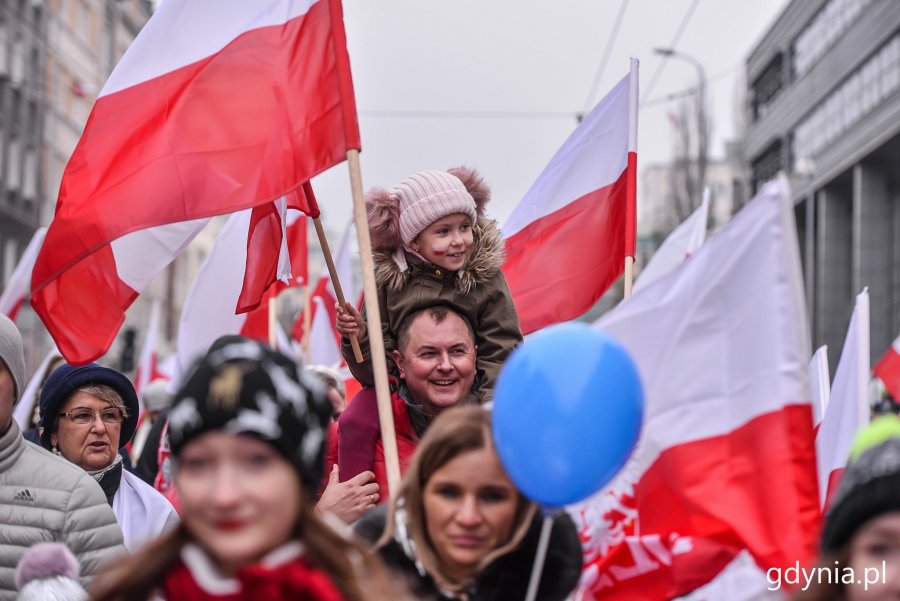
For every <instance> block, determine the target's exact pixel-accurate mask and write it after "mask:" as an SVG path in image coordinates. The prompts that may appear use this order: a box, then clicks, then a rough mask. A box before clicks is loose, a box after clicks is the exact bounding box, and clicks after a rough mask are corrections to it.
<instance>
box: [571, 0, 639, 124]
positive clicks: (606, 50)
mask: <svg viewBox="0 0 900 601" xmlns="http://www.w3.org/2000/svg"><path fill="white" fill-rule="evenodd" d="M627 8H628V0H622V3H621V4H619V13H618V14H617V15H616V22H615V23H614V24H613V28H612V31H611V32H610V35H609V39H607V40H606V48H604V50H603V58H601V59H600V64H599V65H598V66H597V73H596V74H595V75H594V81H593V82H592V83H591V89H590V91H589V92H588V97H587V101H585V103H584V110H582V114H585V113H587V112H588V111H589V110H591V107H592V106H594V96H595V95H596V94H597V88H598V87H599V86H600V80H601V79H603V73H604V72H605V71H606V65H607V63H609V57H610V55H611V54H612V49H613V45H614V44H615V43H616V38H617V37H618V35H619V29H620V28H621V27H622V20H623V19H624V17H625V10H626V9H627Z"/></svg>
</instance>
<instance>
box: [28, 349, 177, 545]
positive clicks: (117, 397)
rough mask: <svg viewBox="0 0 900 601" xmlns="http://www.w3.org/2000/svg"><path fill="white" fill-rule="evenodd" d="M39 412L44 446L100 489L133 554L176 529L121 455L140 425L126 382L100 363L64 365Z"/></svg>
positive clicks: (170, 512)
mask: <svg viewBox="0 0 900 601" xmlns="http://www.w3.org/2000/svg"><path fill="white" fill-rule="evenodd" d="M40 407H41V425H40V427H41V429H42V430H41V446H43V447H44V448H45V449H48V450H50V451H51V452H52V453H55V454H56V455H61V456H62V457H64V458H65V459H67V460H69V461H71V462H72V463H74V464H75V465H77V466H78V467H80V468H81V469H83V470H85V471H86V472H87V473H89V474H90V475H91V476H93V477H94V479H95V480H96V481H97V482H98V483H99V484H100V487H101V488H102V489H103V492H104V493H105V494H106V499H107V501H108V502H109V504H110V506H111V507H112V509H113V513H115V514H116V519H117V520H118V522H119V527H120V528H121V529H122V535H123V536H124V538H125V546H126V547H128V549H129V550H130V551H135V550H136V549H138V548H140V546H141V545H142V544H143V543H145V542H147V541H150V540H152V539H155V538H156V537H157V536H159V534H160V533H162V532H163V531H164V530H166V529H167V528H168V527H169V526H170V525H174V524H177V523H178V515H177V514H176V513H175V509H174V508H173V507H172V505H171V503H169V501H167V500H166V498H165V497H164V496H162V495H161V494H160V493H159V492H157V491H156V490H155V489H154V488H153V487H152V486H150V485H148V484H146V483H145V482H143V481H142V480H141V479H140V478H138V477H137V476H135V475H134V474H132V473H131V472H128V471H126V470H124V469H122V456H121V455H120V454H119V449H120V448H122V447H124V446H125V445H126V444H128V441H129V440H131V437H132V436H134V431H135V429H136V428H137V422H138V399H137V394H136V393H135V390H134V386H132V385H131V382H130V381H129V380H128V378H126V377H125V376H124V375H122V374H120V373H119V372H117V371H116V370H114V369H109V368H108V367H101V366H100V365H97V364H96V363H91V364H89V365H83V366H81V367H75V366H73V365H68V364H65V365H62V366H60V367H58V368H57V369H56V370H55V371H54V372H53V373H52V374H50V377H49V378H47V382H46V383H45V384H44V388H43V389H42V390H41V400H40Z"/></svg>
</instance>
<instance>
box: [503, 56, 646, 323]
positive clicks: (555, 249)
mask: <svg viewBox="0 0 900 601" xmlns="http://www.w3.org/2000/svg"><path fill="white" fill-rule="evenodd" d="M637 101H638V98H637V61H636V60H634V59H632V70H631V73H630V74H629V75H627V76H626V77H625V78H624V79H622V80H621V81H620V82H619V83H618V84H616V86H615V87H614V88H613V89H612V90H611V91H610V92H609V94H607V95H606V97H604V98H603V99H602V100H601V101H600V102H599V103H598V104H597V106H595V107H594V109H593V110H592V111H591V112H590V113H588V114H587V115H586V116H585V118H584V121H582V122H581V123H580V124H579V125H578V127H577V128H575V131H574V132H572V135H571V136H569V138H568V139H567V140H566V141H565V142H564V143H563V145H562V147H561V148H560V149H559V150H558V151H557V152H556V154H555V155H554V156H553V158H552V159H550V163H549V164H548V165H547V166H546V167H545V168H544V171H543V172H541V174H540V175H539V176H538V178H537V180H536V181H535V182H534V183H533V184H532V185H531V188H530V189H529V190H528V192H526V193H525V197H524V198H523V199H522V200H521V202H519V204H518V205H517V206H516V208H515V209H514V210H513V212H512V214H511V215H510V216H509V219H507V220H506V223H504V224H503V235H504V237H505V238H506V264H505V265H504V266H503V273H504V274H505V275H506V280H507V282H509V289H510V291H511V292H512V295H513V301H514V302H515V305H516V311H517V312H518V314H519V323H520V324H521V327H522V332H523V333H529V332H533V331H535V330H538V329H540V328H542V327H544V326H547V325H550V324H553V323H557V322H561V321H566V320H568V319H572V318H574V317H578V316H579V315H581V314H582V313H584V312H585V311H587V310H588V309H590V308H591V307H592V306H593V305H594V303H596V302H597V300H598V299H599V298H600V296H601V295H602V294H603V293H604V292H605V291H606V289H607V288H609V287H610V285H612V283H613V282H615V281H616V279H617V278H618V277H619V276H620V275H621V274H622V271H623V269H624V265H625V256H626V255H628V256H632V257H633V256H634V245H635V238H634V237H635V222H634V208H635V205H634V200H635V196H634V194H635V188H634V185H635V183H634V182H635V178H636V173H637V110H636V107H637Z"/></svg>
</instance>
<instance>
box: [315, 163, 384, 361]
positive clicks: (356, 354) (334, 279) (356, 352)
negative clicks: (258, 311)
mask: <svg viewBox="0 0 900 601" xmlns="http://www.w3.org/2000/svg"><path fill="white" fill-rule="evenodd" d="M347 154H348V156H349V154H350V153H349V151H348V153H347ZM360 187H361V185H360ZM361 196H362V192H360V202H362V198H361ZM353 202H354V203H355V202H356V200H355V199H354V201H353ZM313 223H314V224H315V226H316V235H317V236H318V237H319V244H320V245H321V246H322V254H324V255H325V264H326V265H328V274H329V275H330V276H331V284H332V285H333V286H334V293H335V295H336V296H337V300H338V303H340V305H341V306H342V307H343V306H345V305H346V304H347V301H345V300H344V291H343V289H341V282H340V280H338V274H337V269H336V268H335V266H334V259H333V258H332V256H331V249H329V248H328V239H327V238H326V237H325V229H324V228H323V227H322V222H321V221H320V220H319V218H318V217H313ZM357 229H359V226H358V225H357ZM368 234H369V231H368V230H366V239H368ZM368 252H369V254H371V252H372V251H371V250H369V251H368ZM360 253H362V248H360ZM376 331H377V332H380V331H381V328H380V327H379V328H378V330H376ZM350 346H352V347H353V358H354V359H356V362H357V363H362V362H363V355H362V349H360V348H359V340H357V339H356V336H351V337H350ZM383 352H384V351H382V353H383Z"/></svg>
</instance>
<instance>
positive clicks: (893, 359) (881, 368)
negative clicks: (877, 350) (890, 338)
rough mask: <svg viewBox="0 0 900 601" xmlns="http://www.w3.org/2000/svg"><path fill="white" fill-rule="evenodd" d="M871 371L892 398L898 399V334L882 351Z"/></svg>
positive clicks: (899, 379) (899, 342)
mask: <svg viewBox="0 0 900 601" xmlns="http://www.w3.org/2000/svg"><path fill="white" fill-rule="evenodd" d="M873 371H874V372H875V375H876V376H877V377H878V379H880V380H881V381H882V382H884V386H885V388H887V391H888V392H889V393H890V395H891V396H892V397H894V400H895V401H900V336H897V338H896V339H895V340H894V342H893V344H891V346H889V347H888V350H886V351H885V352H884V355H882V356H881V359H879V360H878V363H877V364H876V365H875V369H874V370H873Z"/></svg>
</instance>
